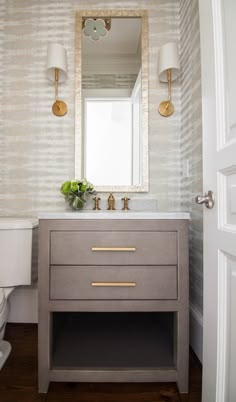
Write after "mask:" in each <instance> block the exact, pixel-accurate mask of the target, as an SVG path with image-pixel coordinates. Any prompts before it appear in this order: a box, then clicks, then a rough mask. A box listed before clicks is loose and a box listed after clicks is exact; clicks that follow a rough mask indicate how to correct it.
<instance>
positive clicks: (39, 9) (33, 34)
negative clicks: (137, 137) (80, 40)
mask: <svg viewBox="0 0 236 402" xmlns="http://www.w3.org/2000/svg"><path fill="white" fill-rule="evenodd" d="M92 8H97V9H103V8H106V9H109V8H110V9H116V8H121V9H122V8H124V9H126V8H128V9H138V8H140V9H147V10H148V12H149V61H150V67H149V69H150V77H149V87H150V93H149V111H150V113H149V138H150V142H149V156H150V189H149V190H150V191H149V193H148V194H138V195H135V194H131V197H135V196H138V197H145V198H147V197H149V198H156V199H158V203H159V208H160V210H164V211H168V210H179V208H180V83H179V81H177V82H175V83H174V88H173V101H174V103H175V108H176V113H175V115H173V116H172V117H171V118H169V119H165V118H163V117H161V116H159V114H158V104H159V102H160V100H162V99H165V98H166V96H167V86H166V85H165V84H160V83H159V80H158V77H157V57H158V47H159V46H160V45H162V44H163V43H165V42H168V41H173V40H174V41H178V39H179V0H167V1H166V0H154V1H151V0H146V1H144V0H142V1H133V0H130V1H127V0H126V1H115V0H113V1H110V0H108V1H91V0H87V1H79V0H71V1H64V0H50V1H48V0H41V1H38V0H21V1H19V0H1V2H0V19H1V36H0V49H1V53H0V54H1V65H0V74H1V80H0V85H1V89H0V91H1V103H0V122H1V132H0V180H1V183H0V184H1V192H0V215H21V216H24V215H33V216H34V215H37V213H38V211H45V210H58V209H60V208H64V200H63V198H62V197H61V195H60V194H59V187H60V184H61V183H62V182H63V181H65V180H66V179H68V178H73V177H74V107H75V105H74V43H75V34H74V26H75V10H79V9H92ZM48 42H58V43H61V44H63V45H64V46H65V47H66V49H67V53H68V67H69V68H68V79H67V81H65V82H64V83H63V84H61V85H60V86H59V98H61V99H63V100H65V101H66V102H67V104H68V110H69V111H68V114H67V115H66V116H65V117H62V118H58V117H55V116H54V115H53V114H52V113H51V105H52V103H53V98H54V87H53V84H52V83H51V82H50V81H48V80H47V78H46V73H45V65H46V53H47V43H48ZM88 179H89V178H88Z"/></svg>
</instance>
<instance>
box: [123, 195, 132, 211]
mask: <svg viewBox="0 0 236 402" xmlns="http://www.w3.org/2000/svg"><path fill="white" fill-rule="evenodd" d="M121 199H122V201H124V207H123V208H122V211H128V210H129V205H128V204H129V200H130V198H128V197H123V198H121Z"/></svg>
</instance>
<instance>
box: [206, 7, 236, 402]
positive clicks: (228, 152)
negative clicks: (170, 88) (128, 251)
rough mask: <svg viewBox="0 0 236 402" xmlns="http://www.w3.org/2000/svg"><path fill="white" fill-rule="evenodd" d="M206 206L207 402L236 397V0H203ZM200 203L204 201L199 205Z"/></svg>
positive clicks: (231, 401) (230, 399)
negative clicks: (210, 197) (210, 203)
mask: <svg viewBox="0 0 236 402" xmlns="http://www.w3.org/2000/svg"><path fill="white" fill-rule="evenodd" d="M199 11H200V32H201V61H202V111H203V188H204V192H208V190H212V191H213V193H214V195H215V206H214V208H213V209H207V208H205V206H203V208H204V312H203V314H204V327H203V396H202V401H203V402H235V401H236V100H235V97H236V0H199ZM199 208H201V206H200V205H199Z"/></svg>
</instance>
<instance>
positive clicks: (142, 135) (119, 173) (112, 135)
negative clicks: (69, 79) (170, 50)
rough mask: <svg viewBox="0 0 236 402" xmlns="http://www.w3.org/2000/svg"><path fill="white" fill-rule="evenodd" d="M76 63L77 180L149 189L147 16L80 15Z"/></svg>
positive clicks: (118, 188) (100, 185)
mask: <svg viewBox="0 0 236 402" xmlns="http://www.w3.org/2000/svg"><path fill="white" fill-rule="evenodd" d="M75 64H76V66H75V68H76V75H75V77H76V82H75V85H76V99H75V177H76V178H84V177H85V178H87V180H89V181H90V182H92V183H93V184H94V186H95V188H96V189H97V191H120V192H124V191H125V192H127V191H133V192H140V191H148V32H147V15H146V12H145V11H128V10H127V11H122V10H109V11H108V10H107V11H100V10H90V11H88V10H86V11H81V12H77V13H76V63H75Z"/></svg>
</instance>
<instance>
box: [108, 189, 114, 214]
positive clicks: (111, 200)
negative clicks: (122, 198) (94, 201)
mask: <svg viewBox="0 0 236 402" xmlns="http://www.w3.org/2000/svg"><path fill="white" fill-rule="evenodd" d="M107 201H108V208H107V209H108V210H109V211H114V210H115V197H114V195H113V194H112V193H111V194H110V195H109V197H108V200H107Z"/></svg>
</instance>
